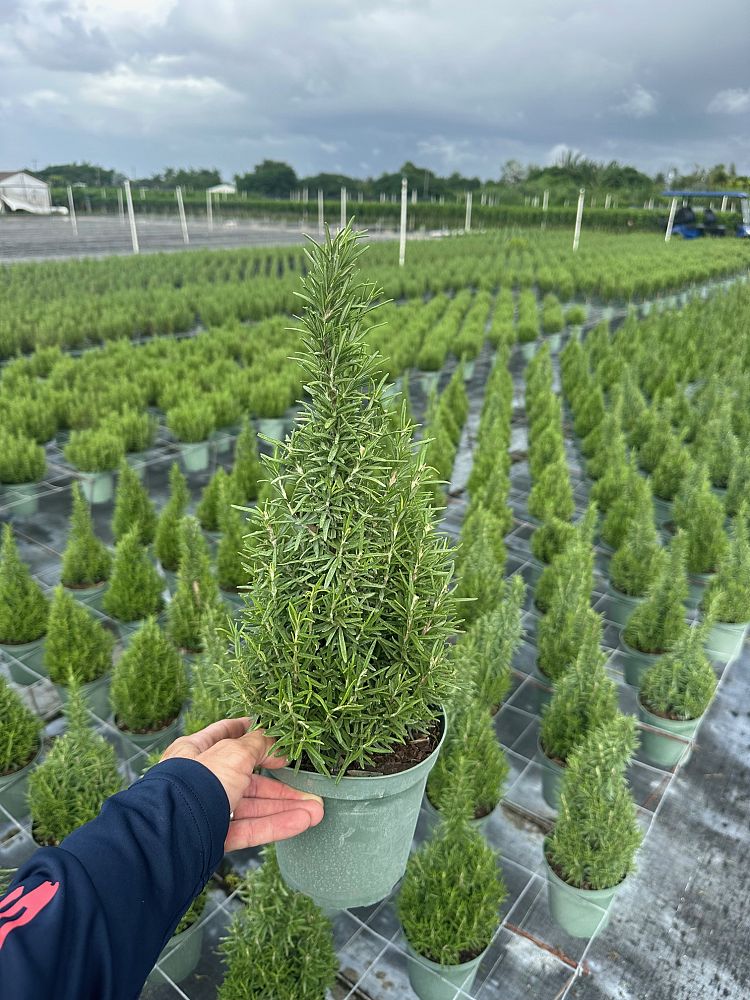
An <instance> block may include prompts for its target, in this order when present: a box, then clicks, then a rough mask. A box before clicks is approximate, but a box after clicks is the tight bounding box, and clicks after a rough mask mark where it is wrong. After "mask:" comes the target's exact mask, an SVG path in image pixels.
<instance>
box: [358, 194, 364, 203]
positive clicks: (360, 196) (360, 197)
mask: <svg viewBox="0 0 750 1000" xmlns="http://www.w3.org/2000/svg"><path fill="white" fill-rule="evenodd" d="M364 200H365V193H364V191H358V192H357V201H358V202H359V203H360V204H362V202H363V201H364Z"/></svg>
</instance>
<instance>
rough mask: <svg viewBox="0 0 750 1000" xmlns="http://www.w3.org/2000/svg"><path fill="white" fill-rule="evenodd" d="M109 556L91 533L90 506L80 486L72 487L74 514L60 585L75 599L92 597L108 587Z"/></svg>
mask: <svg viewBox="0 0 750 1000" xmlns="http://www.w3.org/2000/svg"><path fill="white" fill-rule="evenodd" d="M111 569H112V556H111V555H110V552H109V549H108V548H107V546H106V545H105V544H104V542H103V541H102V540H101V539H100V538H97V536H96V534H95V533H94V525H93V522H92V520H91V511H90V509H89V505H88V504H87V503H86V500H85V499H84V496H83V492H82V490H81V487H80V484H79V483H73V512H72V514H71V518H70V531H69V533H68V542H67V545H66V546H65V552H64V553H63V561H62V572H61V581H62V585H63V587H65V588H66V589H67V590H70V591H71V592H72V593H73V595H74V596H76V595H79V596H80V597H91V596H92V595H95V594H100V593H102V591H103V590H104V589H105V587H106V586H107V580H108V579H109V574H110V572H111Z"/></svg>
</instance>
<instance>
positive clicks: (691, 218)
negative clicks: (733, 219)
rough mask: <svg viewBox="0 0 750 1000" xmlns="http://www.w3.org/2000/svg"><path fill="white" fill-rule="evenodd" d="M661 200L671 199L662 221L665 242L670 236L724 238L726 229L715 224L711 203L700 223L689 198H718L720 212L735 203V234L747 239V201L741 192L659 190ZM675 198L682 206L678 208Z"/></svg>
mask: <svg viewBox="0 0 750 1000" xmlns="http://www.w3.org/2000/svg"><path fill="white" fill-rule="evenodd" d="M662 197H663V198H671V199H672V204H671V206H670V210H669V218H668V220H667V222H666V239H667V240H669V238H670V236H672V235H673V234H674V235H676V236H682V238H683V239H686V240H694V239H697V238H698V237H700V236H725V235H726V226H723V225H720V224H719V223H718V222H717V219H716V215H715V214H714V211H713V208H712V207H711V203H710V202H709V205H708V207H707V208H704V209H703V221H699V219H698V218H697V217H696V214H695V210H694V209H693V207H692V205H691V203H690V200H691V199H692V198H701V199H705V198H710V199H714V198H721V200H722V210H725V206H726V205H727V204H728V203H731V202H732V201H737V202H739V205H740V213H741V219H740V221H739V222H738V223H737V227H736V229H735V234H736V235H737V236H739V237H745V238H747V237H750V201H749V200H748V196H747V194H746V193H745V192H744V191H662ZM679 199H682V204H681V205H679V206H678V200H679Z"/></svg>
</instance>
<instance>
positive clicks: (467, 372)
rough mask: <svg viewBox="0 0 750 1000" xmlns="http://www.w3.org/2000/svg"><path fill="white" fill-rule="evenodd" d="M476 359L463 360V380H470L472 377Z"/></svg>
mask: <svg viewBox="0 0 750 1000" xmlns="http://www.w3.org/2000/svg"><path fill="white" fill-rule="evenodd" d="M476 364H477V363H476V361H475V360H474V359H472V360H471V361H464V382H471V380H472V379H473V378H474V369H475V368H476Z"/></svg>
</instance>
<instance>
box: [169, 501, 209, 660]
mask: <svg viewBox="0 0 750 1000" xmlns="http://www.w3.org/2000/svg"><path fill="white" fill-rule="evenodd" d="M180 546H181V547H180V568H179V570H178V571H177V589H176V590H175V593H174V596H173V598H172V600H171V601H170V604H169V608H168V611H167V614H168V621H167V635H168V636H169V638H170V639H171V640H172V642H173V643H174V644H175V646H177V648H178V649H184V650H187V651H188V652H198V651H199V650H200V648H201V641H202V640H201V636H202V619H203V615H204V614H205V613H206V610H207V609H208V608H218V607H219V606H220V598H219V588H218V586H217V583H216V580H215V579H214V576H213V574H212V573H211V560H210V558H209V555H208V549H207V547H206V541H205V539H204V538H203V535H202V534H201V529H200V525H199V524H198V521H197V520H196V518H194V517H185V518H183V521H182V534H181V541H180Z"/></svg>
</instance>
